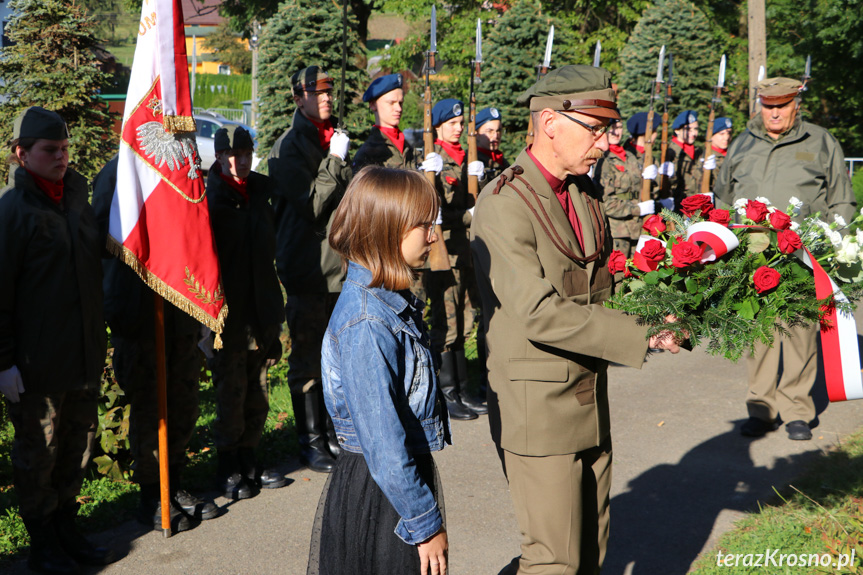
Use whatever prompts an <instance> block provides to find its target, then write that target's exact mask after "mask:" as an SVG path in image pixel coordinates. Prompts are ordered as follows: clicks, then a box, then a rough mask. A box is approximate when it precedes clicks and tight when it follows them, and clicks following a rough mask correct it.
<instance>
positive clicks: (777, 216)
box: [770, 210, 791, 230]
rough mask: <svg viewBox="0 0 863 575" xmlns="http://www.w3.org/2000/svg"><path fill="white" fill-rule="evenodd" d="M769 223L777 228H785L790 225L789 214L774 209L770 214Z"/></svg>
mask: <svg viewBox="0 0 863 575" xmlns="http://www.w3.org/2000/svg"><path fill="white" fill-rule="evenodd" d="M770 225H771V226H773V227H774V228H776V229H777V230H787V229H788V228H790V227H791V216H789V215H788V214H786V213H785V212H780V211H779V210H776V211H775V212H773V213H772V214H770Z"/></svg>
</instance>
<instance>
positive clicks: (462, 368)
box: [453, 349, 488, 415]
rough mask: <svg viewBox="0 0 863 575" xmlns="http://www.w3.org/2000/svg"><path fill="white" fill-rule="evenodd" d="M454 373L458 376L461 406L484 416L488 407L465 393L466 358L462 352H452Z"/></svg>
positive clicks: (466, 378)
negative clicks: (453, 355)
mask: <svg viewBox="0 0 863 575" xmlns="http://www.w3.org/2000/svg"><path fill="white" fill-rule="evenodd" d="M453 353H454V354H455V366H456V373H457V374H458V396H459V399H461V402H462V404H463V405H464V406H465V407H467V408H468V409H470V410H471V411H473V412H474V413H476V414H477V415H486V414H487V413H488V406H487V405H485V402H483V401H482V400H480V399H478V398H476V397H473V396H472V395H471V394H469V393H468V392H467V384H468V375H467V358H466V357H465V355H464V350H463V349H462V350H459V351H454V352H453Z"/></svg>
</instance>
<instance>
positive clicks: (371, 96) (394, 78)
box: [363, 74, 402, 102]
mask: <svg viewBox="0 0 863 575" xmlns="http://www.w3.org/2000/svg"><path fill="white" fill-rule="evenodd" d="M401 87H402V75H401V74H388V75H386V76H381V77H380V78H375V80H374V81H373V82H372V83H371V84H370V85H369V87H368V89H367V90H366V92H365V94H363V102H371V101H372V100H377V99H378V98H380V97H381V96H383V95H384V94H386V93H387V92H392V91H393V90H395V89H396V88H401Z"/></svg>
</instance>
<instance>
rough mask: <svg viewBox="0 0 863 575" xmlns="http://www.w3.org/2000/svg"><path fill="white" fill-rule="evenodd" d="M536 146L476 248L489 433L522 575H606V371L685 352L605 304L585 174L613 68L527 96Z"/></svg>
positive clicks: (601, 144)
mask: <svg viewBox="0 0 863 575" xmlns="http://www.w3.org/2000/svg"><path fill="white" fill-rule="evenodd" d="M518 101H519V103H521V104H526V105H528V106H529V107H530V110H531V115H532V119H533V125H534V127H535V134H536V136H535V140H534V142H533V145H532V146H531V147H530V148H528V149H525V150H524V151H522V153H521V154H520V155H519V156H518V158H516V161H515V164H514V165H513V166H510V167H509V168H508V169H506V170H504V172H503V173H502V174H501V176H500V177H499V178H498V179H497V180H495V181H493V182H491V183H489V184H488V185H487V186H486V187H485V189H484V190H483V192H482V194H480V198H479V204H478V205H477V208H476V217H475V218H474V221H473V227H472V230H471V236H472V242H471V248H472V250H473V254H474V260H475V262H476V265H477V278H478V283H479V291H480V294H481V296H482V300H483V306H484V309H485V310H486V312H487V314H486V315H485V316H484V317H485V318H486V325H485V327H486V329H487V335H488V344H489V350H490V355H489V386H490V394H489V407H490V408H491V409H490V417H489V423H490V424H491V431H492V437H493V438H494V441H495V442H496V444H497V446H498V448H499V451H500V453H501V454H502V455H501V457H502V460H503V464H504V468H505V472H506V474H507V479H508V480H509V487H510V493H511V494H512V498H513V503H514V504H515V512H516V518H517V519H518V523H519V527H520V529H521V532H522V546H521V551H522V555H521V557H520V558H519V559H518V561H517V563H518V573H523V574H526V573H531V574H548V575H551V574H557V575H559V574H563V573H566V574H570V575H574V574H576V573H598V572H599V569H600V567H601V565H602V562H603V559H604V556H605V549H606V543H607V540H608V506H609V489H610V486H611V435H610V430H609V410H608V393H607V383H606V369H607V367H608V362H609V361H614V362H617V363H621V364H623V365H628V366H632V367H640V366H641V364H642V363H643V361H644V357H645V354H646V353H647V350H648V344H649V345H650V347H654V348H657V347H659V348H666V349H669V350H671V351H672V352H677V351H679V348H678V346H677V343H676V342H675V341H674V340H673V338H671V337H670V335H669V334H668V333H667V332H665V333H663V334H661V336H657V337H655V338H651V339H650V341H649V342H648V339H647V331H646V330H647V328H646V327H643V326H639V325H637V323H636V321H635V319H634V318H632V317H629V316H626V315H624V314H622V313H620V312H618V311H615V310H611V309H608V308H606V307H604V306H603V305H602V302H603V301H605V300H606V299H607V298H608V297H609V296H610V295H611V292H612V276H611V275H610V274H609V273H608V270H607V262H608V256H609V254H610V253H611V237H610V235H608V234H606V233H605V231H604V230H605V228H606V226H605V225H604V224H603V222H604V220H605V214H604V211H603V203H602V201H601V200H602V198H601V196H600V194H599V192H598V191H597V190H596V188H595V187H594V186H593V184H592V182H591V180H590V178H589V177H588V176H587V174H588V172H589V171H590V168H591V166H593V165H594V164H595V163H596V161H597V160H598V159H599V158H600V157H601V156H602V153H603V152H604V151H605V150H607V149H608V143H607V142H608V141H607V139H606V137H605V131H606V129H607V127H608V123H609V121H610V120H612V119H617V118H619V117H620V115H619V113H618V111H617V106H616V104H615V96H614V92H613V90H612V87H611V74H610V73H609V72H608V71H606V70H604V69H602V68H595V67H593V66H580V65H576V66H563V67H561V68H558V69H556V70H552V71H551V72H549V73H548V74H547V75H546V76H545V77H543V78H541V79H540V80H538V81H537V83H536V84H535V85H534V86H532V87H531V88H529V89H528V90H527V91H526V92H524V93H523V94H521V96H519V99H518Z"/></svg>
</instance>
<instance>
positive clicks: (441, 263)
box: [423, 6, 451, 272]
mask: <svg viewBox="0 0 863 575" xmlns="http://www.w3.org/2000/svg"><path fill="white" fill-rule="evenodd" d="M435 53H437V11H436V10H435V7H434V6H432V13H431V38H430V43H429V50H428V52H426V85H425V96H424V98H423V148H424V149H425V154H426V155H428V154H430V153H431V152H434V134H433V133H432V119H431V113H432V95H431V84H430V83H429V74H434V73H435V72H434V67H435V58H434V56H435ZM425 175H426V179H428V181H429V183H430V184H431V186H432V188H434V189H435V190H437V186H436V185H435V184H436V182H435V173H434V172H425ZM434 231H435V234H437V237H438V241H436V242H435V243H433V244H432V245H431V251H429V260H428V261H429V267H430V268H431V270H432V271H433V272H444V271H448V270H449V269H451V268H450V265H449V254H448V253H447V251H446V245H445V244H444V241H443V229H442V228H441V226H440V224H435V228H434Z"/></svg>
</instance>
